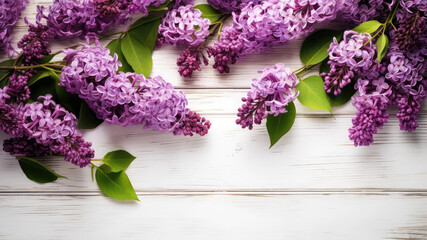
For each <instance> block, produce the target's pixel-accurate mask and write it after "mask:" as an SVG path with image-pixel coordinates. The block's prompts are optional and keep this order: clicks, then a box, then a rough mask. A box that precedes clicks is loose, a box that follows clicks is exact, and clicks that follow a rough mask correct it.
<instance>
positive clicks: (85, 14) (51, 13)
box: [37, 0, 164, 39]
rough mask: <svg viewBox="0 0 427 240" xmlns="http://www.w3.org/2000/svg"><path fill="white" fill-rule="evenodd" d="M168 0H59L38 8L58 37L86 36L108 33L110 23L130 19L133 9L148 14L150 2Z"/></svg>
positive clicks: (153, 3)
mask: <svg viewBox="0 0 427 240" xmlns="http://www.w3.org/2000/svg"><path fill="white" fill-rule="evenodd" d="M163 2H164V0H157V1H156V0H114V1H110V0H55V1H54V2H53V4H52V5H51V6H49V7H48V8H47V9H46V8H45V7H43V6H39V7H38V8H37V21H38V22H40V21H41V20H42V19H45V21H46V25H47V26H48V27H49V29H50V30H52V32H53V33H54V34H55V36H54V38H55V39H69V38H74V37H82V38H84V37H85V36H86V35H87V34H88V33H95V34H100V33H104V32H105V31H106V30H107V29H108V28H109V27H111V26H114V25H118V24H123V23H126V22H127V21H128V20H129V18H130V15H131V14H133V13H142V14H143V15H144V16H146V15H148V9H147V7H148V6H149V5H151V4H152V5H154V6H159V5H160V4H161V3H163Z"/></svg>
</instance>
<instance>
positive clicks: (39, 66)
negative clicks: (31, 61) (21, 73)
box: [0, 63, 64, 70]
mask: <svg viewBox="0 0 427 240" xmlns="http://www.w3.org/2000/svg"><path fill="white" fill-rule="evenodd" d="M45 67H52V68H63V67H64V65H61V64H49V63H47V64H39V65H30V66H20V67H17V66H10V67H7V66H0V69H10V70H22V69H31V68H45Z"/></svg>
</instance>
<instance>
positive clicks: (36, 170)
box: [16, 157, 64, 183]
mask: <svg viewBox="0 0 427 240" xmlns="http://www.w3.org/2000/svg"><path fill="white" fill-rule="evenodd" d="M16 159H18V161H19V166H21V169H22V171H23V172H24V174H25V176H27V178H29V179H30V180H32V181H34V182H38V183H48V182H53V181H55V180H56V179H58V178H63V177H64V176H61V175H59V174H56V173H55V172H54V171H52V170H51V169H49V168H48V167H46V166H44V165H43V164H41V163H40V162H38V161H37V160H35V159H33V158H29V157H17V158H16Z"/></svg>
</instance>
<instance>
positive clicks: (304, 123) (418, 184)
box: [0, 115, 427, 192]
mask: <svg viewBox="0 0 427 240" xmlns="http://www.w3.org/2000/svg"><path fill="white" fill-rule="evenodd" d="M209 118H210V119H211V120H212V121H213V123H214V124H213V126H212V129H211V131H210V133H209V134H208V135H207V136H204V137H198V136H196V137H184V136H171V135H170V134H168V133H159V132H155V131H151V130H142V129H141V128H140V127H138V126H134V127H126V128H122V127H119V126H108V125H106V124H103V125H101V126H100V127H99V128H97V129H96V130H92V131H86V132H85V134H84V136H85V138H86V139H87V140H88V141H91V142H93V144H94V149H95V150H96V155H97V157H102V156H103V155H104V154H105V153H107V152H108V151H112V150H117V149H125V150H128V151H129V152H130V153H132V154H134V155H135V156H137V159H136V160H135V161H134V163H133V164H132V165H131V167H130V168H129V169H128V175H129V177H130V178H131V180H132V182H133V183H134V186H135V188H136V189H137V190H138V191H143V192H145V191H169V190H171V191H180V190H182V191H184V190H185V191H187V190H188V191H198V190H212V191H225V190H227V191H235V190H236V191H238V190H245V191H249V190H251V191H263V190H271V191H281V190H285V191H288V190H290V191H292V190H295V189H302V190H314V191H316V190H319V189H320V190H322V189H326V190H327V189H343V190H351V189H356V190H357V189H365V190H370V189H389V190H396V189H403V190H417V189H421V190H427V161H425V160H426V158H425V156H426V155H427V148H425V146H426V144H427V119H425V118H422V119H421V121H420V123H421V126H420V127H419V129H418V130H417V133H416V134H409V133H405V132H401V131H399V129H398V122H397V121H396V119H391V121H390V123H389V124H388V125H387V126H386V127H385V128H384V129H382V130H380V131H379V133H378V134H377V135H376V137H375V139H376V142H375V144H374V145H372V146H370V147H369V148H366V147H358V148H355V147H354V146H353V145H352V142H351V141H349V140H348V138H347V135H348V132H347V128H348V127H350V125H351V118H350V117H344V116H343V117H339V118H336V119H333V118H323V117H319V118H314V117H313V118H306V117H298V118H297V119H296V122H295V125H294V128H293V129H292V130H291V131H290V132H289V134H288V135H286V136H285V137H284V138H283V139H282V140H281V141H280V142H279V143H278V144H277V145H276V146H275V147H273V148H272V149H271V150H269V149H268V146H269V144H268V143H269V140H268V136H267V133H266V130H265V129H264V126H257V127H256V128H255V129H254V130H253V131H249V130H242V129H240V127H239V126H237V125H235V124H234V120H235V118H234V116H230V115H224V116H222V115H212V116H209ZM3 136H4V135H3ZM0 159H2V161H0V190H2V191H98V189H97V186H96V184H95V183H92V182H91V181H90V169H89V168H85V169H79V168H77V167H74V166H73V165H72V164H69V163H66V162H63V160H52V161H49V162H48V163H49V166H51V167H52V168H53V169H55V170H57V171H58V173H59V174H62V175H65V176H67V177H68V179H60V180H58V182H56V183H51V184H44V185H39V184H35V183H33V182H31V181H29V180H27V179H26V177H25V176H24V175H23V174H22V173H21V170H20V169H19V165H18V163H17V162H16V160H15V159H14V158H12V157H10V156H8V155H7V154H6V153H4V152H2V153H0Z"/></svg>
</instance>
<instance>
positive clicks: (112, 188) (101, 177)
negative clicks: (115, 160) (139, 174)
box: [95, 164, 139, 201]
mask: <svg viewBox="0 0 427 240" xmlns="http://www.w3.org/2000/svg"><path fill="white" fill-rule="evenodd" d="M95 179H96V183H97V184H98V187H99V189H101V191H102V192H103V193H104V194H105V195H106V196H108V197H111V198H114V199H118V200H137V201H139V199H138V196H137V195H136V193H135V189H134V188H133V186H132V184H131V182H130V180H129V178H128V176H127V175H126V173H125V172H124V171H120V172H111V169H110V167H109V166H107V165H105V164H104V165H102V166H100V167H98V168H97V169H96V173H95Z"/></svg>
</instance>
